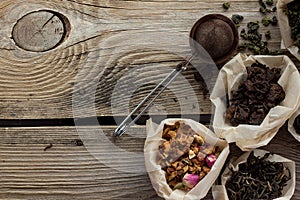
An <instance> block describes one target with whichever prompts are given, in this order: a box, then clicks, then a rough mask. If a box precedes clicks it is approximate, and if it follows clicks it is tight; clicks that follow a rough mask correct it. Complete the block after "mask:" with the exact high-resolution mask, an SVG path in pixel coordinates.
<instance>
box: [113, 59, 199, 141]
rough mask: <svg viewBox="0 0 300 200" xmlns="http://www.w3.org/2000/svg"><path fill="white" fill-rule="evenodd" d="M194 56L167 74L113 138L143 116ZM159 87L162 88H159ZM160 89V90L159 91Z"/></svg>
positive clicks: (127, 118) (116, 131) (125, 120)
mask: <svg viewBox="0 0 300 200" xmlns="http://www.w3.org/2000/svg"><path fill="white" fill-rule="evenodd" d="M193 57H194V56H191V57H190V58H189V59H188V60H185V61H183V62H181V63H179V64H178V65H177V67H176V68H175V69H174V70H173V71H172V72H171V73H170V74H168V75H167V76H166V77H165V78H164V79H163V80H162V81H161V82H160V83H159V84H157V86H156V87H155V88H154V89H153V90H152V91H151V92H150V93H149V94H148V95H147V96H146V97H145V98H144V99H143V100H142V101H141V102H140V103H139V104H138V105H137V106H136V107H135V108H134V109H133V110H132V111H131V113H130V114H129V115H128V116H127V117H126V118H125V119H124V120H123V122H122V123H121V124H120V125H119V126H118V128H116V130H115V131H114V136H121V135H123V134H124V133H125V132H126V131H127V130H128V129H129V128H130V126H132V125H133V124H135V122H136V121H137V120H138V119H139V118H140V117H141V116H142V115H143V113H144V112H145V111H146V110H147V109H148V108H149V107H150V106H151V105H152V103H153V102H154V101H155V100H156V99H157V98H158V97H159V96H160V95H161V93H163V91H164V90H165V89H166V88H167V87H168V86H169V85H170V84H171V83H172V82H173V81H174V79H175V78H176V77H177V76H178V75H179V74H180V73H181V72H183V71H185V70H186V69H187V67H188V66H189V65H190V62H191V61H192V59H193ZM161 86H163V87H162V88H161ZM159 89H160V90H159ZM157 91H159V92H158V93H157V94H156V95H155V96H154V97H153V98H152V99H151V101H150V102H149V103H148V104H147V105H146V106H145V107H144V108H143V110H142V111H140V112H139V114H138V115H137V116H136V117H135V118H134V119H131V117H132V115H133V114H134V113H135V112H136V111H137V110H138V109H139V108H140V107H141V106H142V105H143V104H144V103H145V102H146V101H148V100H149V99H150V97H151V96H152V95H153V94H154V93H155V92H157Z"/></svg>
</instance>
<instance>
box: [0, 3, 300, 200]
mask: <svg viewBox="0 0 300 200" xmlns="http://www.w3.org/2000/svg"><path fill="white" fill-rule="evenodd" d="M222 4H223V1H219V0H216V1H208V0H204V1H195V0H183V1H165V0H161V1H152V0H149V1H136V0H132V1H122V0H114V1H106V0H99V1H92V0H86V1H81V0H74V1H71V0H65V1H61V0H53V1H46V0H40V1H36V0H30V1H21V0H2V1H1V2H0V27H1V29H0V36H1V40H0V70H1V74H0V109H1V112H0V124H1V128H0V182H1V184H0V199H160V198H159V197H158V196H157V195H156V193H155V191H154V190H153V189H152V185H151V183H150V180H149V178H148V176H147V173H145V167H144V160H143V145H144V141H145V137H146V131H145V125H144V122H142V121H140V125H135V126H133V127H132V128H131V129H130V130H129V131H128V132H127V133H126V134H124V135H123V136H122V137H121V138H117V139H115V138H113V137H112V136H111V134H112V133H113V131H114V129H115V128H116V122H118V123H119V122H120V119H122V118H123V117H124V116H126V115H127V113H128V108H130V109H132V108H133V107H134V106H135V105H137V104H138V102H140V101H141V99H142V98H143V97H144V96H145V95H146V94H147V93H149V91H150V90H151V88H152V87H153V85H154V84H155V83H156V82H155V81H159V80H161V79H162V78H163V77H164V76H165V75H166V74H167V73H169V72H170V70H171V69H172V68H173V67H174V66H176V65H177V64H178V63H179V62H180V61H182V60H183V58H184V57H185V56H187V55H189V53H190V49H189V41H188V35H189V31H190V29H191V27H192V26H193V24H194V23H195V22H196V21H197V20H198V19H199V18H200V17H202V16H204V15H206V14H210V13H221V14H224V15H226V16H229V17H230V16H231V15H232V14H237V13H238V14H241V15H243V16H244V17H245V19H244V21H243V22H242V23H241V28H242V27H245V26H246V24H247V23H248V22H249V21H253V20H258V19H261V18H262V16H261V14H260V13H259V12H258V9H259V5H258V1H257V0H247V1H238V0H232V1H231V8H230V9H229V10H228V11H225V10H224V9H223V8H222ZM24 16H25V17H24ZM20 19H21V20H20ZM241 28H240V29H241ZM260 30H261V32H264V31H266V30H271V34H272V39H271V40H270V41H269V47H270V49H278V48H280V32H279V27H278V26H276V27H261V29H260ZM284 52H285V54H286V55H289V56H291V55H290V54H289V53H288V52H287V51H284ZM248 53H249V52H248ZM291 58H292V60H293V61H294V62H295V63H296V65H297V66H298V67H300V63H299V61H297V60H296V59H295V58H293V57H292V56H291ZM194 73H195V71H194V70H190V71H186V72H184V73H183V76H182V77H181V79H180V78H179V79H176V81H175V82H174V83H173V84H172V88H171V89H168V90H166V91H165V92H164V93H163V95H162V96H161V97H160V98H159V99H158V100H157V101H155V104H154V105H153V106H152V107H151V108H150V111H149V113H148V114H149V115H151V116H152V117H153V118H154V119H156V120H157V121H159V120H161V119H164V118H166V116H176V117H181V116H187V117H192V118H196V119H197V118H198V117H199V116H201V117H200V121H201V122H203V123H206V124H208V123H209V119H210V114H211V103H210V101H209V98H208V95H206V94H204V93H203V89H201V87H200V85H201V83H199V82H198V81H196V80H195V79H194ZM126 74H130V76H128V77H129V78H127V79H125V80H123V81H124V82H122V77H126ZM134 78H138V80H135V79H134ZM134 81H137V82H135V84H137V85H140V87H139V88H134V86H136V85H135V84H133V83H134ZM186 81H187V82H186ZM118 83H119V85H118ZM187 83H188V84H187ZM116 88H117V89H116ZM128 88H130V89H132V90H131V92H132V93H130V94H132V97H131V98H129V97H130V96H129V97H128V96H126V90H127V89H128ZM191 91H193V92H194V94H193V95H192V94H191V93H190V92H191ZM127 95H128V94H127ZM194 96H196V99H195V98H194ZM195 101H196V103H195ZM112 108H113V109H112ZM115 108H116V109H115ZM181 108H185V109H184V110H181ZM195 108H199V109H195ZM73 118H74V119H75V123H74V120H73ZM98 122H99V123H100V125H99V123H98ZM74 125H76V126H74ZM99 130H100V132H99ZM101 130H102V131H103V132H101ZM97 131H98V132H97ZM99 133H101V134H100V135H99ZM102 139H103V140H102ZM99 141H100V142H99ZM262 149H267V150H270V151H273V152H274V153H278V154H280V155H282V156H285V157H289V158H291V159H293V160H295V162H296V163H297V184H298V185H299V184H300V170H299V169H300V159H299V156H298V153H299V150H300V145H299V143H298V142H297V141H296V140H295V139H294V138H293V137H292V136H291V135H290V134H289V133H288V132H287V128H286V126H284V127H282V129H281V130H280V131H279V133H278V134H277V136H276V137H275V138H274V139H273V140H272V141H271V143H270V144H269V145H268V146H266V147H262ZM122 151H125V152H129V154H130V155H136V157H135V158H132V156H126V155H127V154H126V153H125V154H124V153H122ZM231 152H232V154H231V155H230V157H232V156H237V155H240V154H241V153H242V152H241V151H240V150H239V149H238V148H237V147H236V146H235V145H231ZM118 166H119V167H118ZM127 166H129V168H127ZM125 169H126V170H125ZM135 169H138V171H140V173H138V172H136V173H134V172H133V171H135ZM299 198H300V190H299V187H297V188H296V191H295V195H294V197H293V199H295V200H296V199H299ZM205 199H212V196H211V193H209V194H208V196H207V198H205Z"/></svg>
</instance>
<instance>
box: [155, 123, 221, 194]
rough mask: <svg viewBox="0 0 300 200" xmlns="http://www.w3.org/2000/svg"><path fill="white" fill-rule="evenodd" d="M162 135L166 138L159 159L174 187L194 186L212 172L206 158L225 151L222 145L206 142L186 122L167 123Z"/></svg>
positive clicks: (161, 146)
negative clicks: (220, 146) (222, 149)
mask: <svg viewBox="0 0 300 200" xmlns="http://www.w3.org/2000/svg"><path fill="white" fill-rule="evenodd" d="M174 132H175V133H174ZM162 137H163V138H164V139H165V140H166V141H163V142H162V144H161V145H160V146H159V155H158V162H159V164H160V165H161V167H162V169H163V170H164V171H165V177H166V180H167V183H168V185H169V186H170V187H171V188H172V189H173V190H175V189H182V190H190V189H191V188H192V187H194V186H195V184H194V183H196V182H197V183H198V182H199V181H200V180H201V179H202V178H203V177H204V176H205V175H206V174H207V173H209V172H210V165H208V164H207V162H206V161H205V159H206V158H207V159H210V157H212V155H214V154H215V158H217V157H218V155H219V154H220V153H221V149H220V148H219V147H214V146H212V145H209V144H206V143H205V141H204V139H203V137H202V136H200V135H198V134H197V133H196V132H195V131H193V130H192V129H191V127H190V126H188V125H186V124H184V123H176V125H165V126H164V130H163V135H162ZM207 155H209V157H208V156H207ZM197 177H198V178H197Z"/></svg>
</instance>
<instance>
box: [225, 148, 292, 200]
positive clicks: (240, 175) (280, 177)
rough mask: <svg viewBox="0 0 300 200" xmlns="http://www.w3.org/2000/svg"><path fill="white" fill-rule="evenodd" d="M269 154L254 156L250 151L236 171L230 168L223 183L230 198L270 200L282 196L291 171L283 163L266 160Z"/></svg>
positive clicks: (236, 199)
mask: <svg viewBox="0 0 300 200" xmlns="http://www.w3.org/2000/svg"><path fill="white" fill-rule="evenodd" d="M270 155H271V154H270V153H267V154H265V155H264V156H263V157H256V156H255V155H254V153H253V151H252V152H251V153H250V155H249V157H248V159H247V162H246V163H242V164H240V165H239V170H238V171H233V170H232V176H231V177H230V179H229V180H228V181H227V182H226V184H225V186H226V190H227V194H228V197H229V199H230V200H253V199H260V200H272V199H275V198H278V197H280V196H282V190H283V188H284V186H286V183H287V182H288V181H289V180H290V179H291V173H290V170H289V169H288V168H287V167H285V166H284V165H283V163H281V162H271V161H269V160H267V159H268V157H269V156H270Z"/></svg>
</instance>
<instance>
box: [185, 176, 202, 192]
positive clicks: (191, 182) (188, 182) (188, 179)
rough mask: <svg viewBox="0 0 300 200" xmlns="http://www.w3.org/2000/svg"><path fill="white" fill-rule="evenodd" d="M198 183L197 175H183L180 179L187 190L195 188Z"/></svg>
mask: <svg viewBox="0 0 300 200" xmlns="http://www.w3.org/2000/svg"><path fill="white" fill-rule="evenodd" d="M198 182H199V176H198V175H197V174H185V175H184V177H183V179H182V183H183V185H184V186H185V187H186V188H188V189H192V188H193V187H195V185H196V184H197V183H198Z"/></svg>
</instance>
